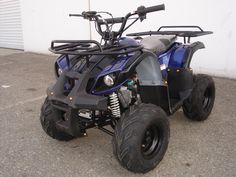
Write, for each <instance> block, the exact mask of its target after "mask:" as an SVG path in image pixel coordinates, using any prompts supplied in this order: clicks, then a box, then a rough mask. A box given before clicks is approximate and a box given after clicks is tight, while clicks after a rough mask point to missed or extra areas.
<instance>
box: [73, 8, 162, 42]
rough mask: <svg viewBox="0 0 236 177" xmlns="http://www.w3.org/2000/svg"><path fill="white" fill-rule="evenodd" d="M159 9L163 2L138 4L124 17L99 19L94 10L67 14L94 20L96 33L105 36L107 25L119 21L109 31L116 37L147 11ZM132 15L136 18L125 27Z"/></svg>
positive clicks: (141, 17) (141, 18)
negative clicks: (138, 5)
mask: <svg viewBox="0 0 236 177" xmlns="http://www.w3.org/2000/svg"><path fill="white" fill-rule="evenodd" d="M161 10H165V5H164V4H161V5H157V6H151V7H144V6H140V7H138V8H137V10H136V11H135V12H134V13H128V14H127V15H126V16H125V17H117V18H107V19H101V16H100V15H99V12H96V11H87V12H83V13H82V14H69V16H70V17H71V16H75V17H83V18H84V19H88V20H90V21H95V23H96V24H97V28H98V33H99V34H100V35H101V36H102V37H104V36H107V32H109V26H108V25H109V24H115V23H121V27H120V29H119V30H118V31H117V32H112V31H110V33H113V34H112V36H113V37H115V38H116V37H118V36H121V35H122V33H123V32H124V31H125V30H126V29H128V28H129V27H130V26H131V25H132V24H133V23H135V22H136V21H137V20H138V19H140V20H141V21H142V20H143V19H145V18H146V14H147V13H151V12H156V11H161ZM133 15H138V17H137V18H136V20H135V21H134V22H133V23H131V25H129V26H128V27H126V28H125V26H126V23H127V21H128V19H129V18H130V17H131V16H133ZM101 25H106V26H107V30H106V31H102V27H101Z"/></svg>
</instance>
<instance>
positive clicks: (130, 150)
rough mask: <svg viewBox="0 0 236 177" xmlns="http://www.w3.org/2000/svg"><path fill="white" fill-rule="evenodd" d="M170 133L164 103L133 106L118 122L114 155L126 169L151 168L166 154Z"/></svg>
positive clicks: (114, 141) (141, 171)
mask: <svg viewBox="0 0 236 177" xmlns="http://www.w3.org/2000/svg"><path fill="white" fill-rule="evenodd" d="M169 136H170V129H169V120H168V118H167V116H166V114H165V112H164V111H163V110H162V109H161V108H160V107H157V106H155V105H152V104H140V105H139V106H134V107H131V108H130V109H129V110H128V111H126V112H125V113H124V115H123V116H122V118H121V119H120V121H119V122H118V123H117V125H116V128H115V134H114V137H113V150H114V155H115V156H116V157H117V159H118V161H119V162H120V164H121V165H122V166H124V167H125V168H126V169H128V170H130V171H132V172H138V173H145V172H148V171H150V170H152V169H154V168H155V167H156V166H157V165H158V164H159V162H160V161H161V160H162V158H163V157H164V155H165V152H166V150H167V147H168V142H169Z"/></svg>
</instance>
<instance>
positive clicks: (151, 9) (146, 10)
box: [144, 4, 165, 13]
mask: <svg viewBox="0 0 236 177" xmlns="http://www.w3.org/2000/svg"><path fill="white" fill-rule="evenodd" d="M160 10H165V4H161V5H157V6H152V7H146V8H145V10H144V11H145V12H146V13H150V12H155V11H160Z"/></svg>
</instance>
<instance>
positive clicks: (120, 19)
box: [98, 17, 124, 25]
mask: <svg viewBox="0 0 236 177" xmlns="http://www.w3.org/2000/svg"><path fill="white" fill-rule="evenodd" d="M104 20H105V21H106V22H107V24H115V23H123V21H124V17H117V18H106V19H104ZM98 24H100V25H104V24H105V22H104V21H103V20H99V21H98Z"/></svg>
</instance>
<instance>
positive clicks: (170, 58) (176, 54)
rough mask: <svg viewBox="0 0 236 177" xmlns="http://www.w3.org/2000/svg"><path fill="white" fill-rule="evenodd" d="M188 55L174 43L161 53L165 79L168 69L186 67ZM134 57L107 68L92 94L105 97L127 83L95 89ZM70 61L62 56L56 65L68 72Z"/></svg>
mask: <svg viewBox="0 0 236 177" xmlns="http://www.w3.org/2000/svg"><path fill="white" fill-rule="evenodd" d="M119 42H120V44H122V45H137V44H138V43H137V41H135V40H134V39H131V38H126V37H123V38H121V39H120V41H119ZM186 53H187V49H186V48H185V47H184V45H183V44H182V43H174V44H173V45H172V46H171V47H170V48H169V49H168V50H167V51H165V52H163V53H161V54H160V55H159V56H158V57H157V61H158V62H159V63H160V65H161V66H162V65H165V67H164V68H163V69H162V75H163V77H166V76H167V69H168V68H183V66H184V60H185V55H186ZM133 55H134V53H130V54H129V55H121V56H118V58H117V59H116V60H114V61H113V62H112V63H111V64H110V65H108V66H106V67H105V68H104V69H103V70H102V71H101V72H100V73H99V74H98V75H97V77H96V79H95V82H94V84H93V86H92V89H91V91H90V92H91V93H92V94H94V95H104V94H111V93H113V92H115V91H116V90H118V89H119V88H120V87H121V86H122V85H123V84H124V83H126V82H127V80H128V78H127V79H126V80H124V81H123V82H122V83H119V84H118V85H116V86H114V87H111V88H109V89H106V90H103V91H96V90H95V89H94V87H95V85H96V83H97V81H98V80H99V79H100V78H102V77H104V76H106V75H109V74H112V73H119V72H122V71H123V70H124V67H125V66H126V64H127V62H129V60H130V58H131V57H132V56H133ZM67 57H68V58H69V59H70V56H67V55H61V56H60V57H59V58H58V59H57V61H56V63H57V65H58V67H60V68H61V69H62V70H66V69H68V68H70V66H69V65H70V64H69V62H68V58H67Z"/></svg>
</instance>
